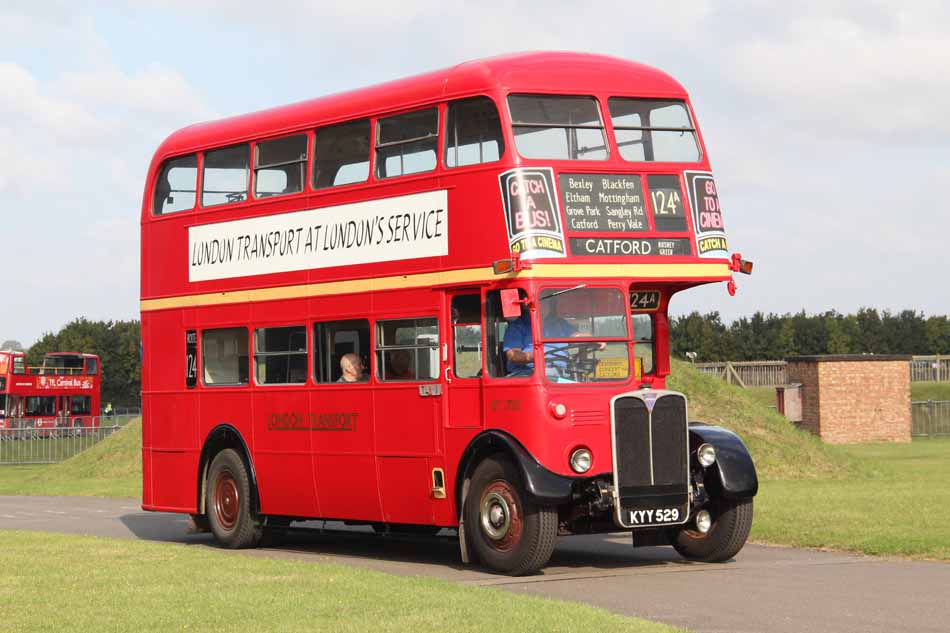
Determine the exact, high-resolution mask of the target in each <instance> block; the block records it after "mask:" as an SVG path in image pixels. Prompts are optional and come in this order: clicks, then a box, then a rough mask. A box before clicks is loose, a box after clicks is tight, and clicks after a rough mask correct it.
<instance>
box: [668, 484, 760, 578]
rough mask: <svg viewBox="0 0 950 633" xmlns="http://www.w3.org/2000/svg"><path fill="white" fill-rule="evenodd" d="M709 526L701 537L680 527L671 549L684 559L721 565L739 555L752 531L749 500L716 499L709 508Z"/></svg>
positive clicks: (690, 530)
mask: <svg viewBox="0 0 950 633" xmlns="http://www.w3.org/2000/svg"><path fill="white" fill-rule="evenodd" d="M710 511H711V514H712V525H710V526H709V530H708V531H707V532H706V533H705V534H703V533H702V532H699V531H698V530H694V529H689V528H683V529H681V530H680V531H679V532H678V533H677V534H675V535H674V537H673V539H672V540H673V548H674V549H675V550H676V551H677V552H679V554H680V556H682V557H683V558H685V559H687V560H695V561H701V562H704V563H721V562H723V561H726V560H729V559H730V558H732V557H733V556H735V555H736V554H738V553H739V550H741V549H742V547H743V546H744V545H745V542H746V539H748V538H749V530H751V529H752V499H742V500H740V501H735V502H727V501H725V500H719V501H718V502H717V503H715V504H714V506H713V507H711V508H710Z"/></svg>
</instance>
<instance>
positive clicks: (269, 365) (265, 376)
mask: <svg viewBox="0 0 950 633" xmlns="http://www.w3.org/2000/svg"><path fill="white" fill-rule="evenodd" d="M254 377H255V380H256V381H257V384H259V385H274V384H282V385H286V384H299V383H304V382H307V329H306V328H305V327H304V326H302V325H294V326H290V327H269V328H259V329H257V330H255V331H254Z"/></svg>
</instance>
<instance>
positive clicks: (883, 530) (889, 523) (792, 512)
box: [752, 438, 950, 560]
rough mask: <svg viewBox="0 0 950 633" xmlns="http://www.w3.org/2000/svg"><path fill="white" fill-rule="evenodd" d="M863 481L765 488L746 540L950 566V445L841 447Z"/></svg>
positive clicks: (782, 484) (944, 441)
mask: <svg viewBox="0 0 950 633" xmlns="http://www.w3.org/2000/svg"><path fill="white" fill-rule="evenodd" d="M838 450H840V451H841V452H842V453H844V454H846V455H848V456H849V457H850V458H852V459H856V460H861V461H866V462H867V463H869V464H872V465H873V471H871V472H870V473H869V474H868V476H866V477H854V478H844V479H841V478H839V479H829V480H823V481H812V480H807V481H806V480H798V481H765V482H762V486H761V488H760V491H759V496H758V498H757V499H756V501H755V503H756V507H755V521H754V523H753V526H752V538H754V539H758V540H761V541H767V542H772V543H782V544H787V545H797V546H806V547H833V548H839V549H849V550H855V551H860V552H865V553H867V554H893V555H900V556H912V557H915V558H935V559H940V560H950V486H948V485H947V481H948V480H950V438H944V439H921V440H915V441H914V442H912V443H910V444H870V445H861V446H847V447H840V448H839V449H838Z"/></svg>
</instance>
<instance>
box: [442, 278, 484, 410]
mask: <svg viewBox="0 0 950 633" xmlns="http://www.w3.org/2000/svg"><path fill="white" fill-rule="evenodd" d="M446 301H447V302H448V304H449V312H448V313H449V315H450V318H451V321H452V323H451V327H450V328H448V332H447V343H448V352H449V353H448V357H449V358H448V364H449V367H448V372H447V373H446V394H445V398H446V399H447V402H446V404H447V414H446V419H445V421H444V423H445V427H446V428H449V429H453V428H462V429H477V428H481V427H482V426H483V425H484V418H483V411H482V401H483V399H482V358H483V356H484V349H483V347H484V338H483V337H482V309H481V304H482V302H481V295H480V293H479V291H478V290H477V289H476V290H465V291H459V292H453V293H450V294H448V295H447V296H446Z"/></svg>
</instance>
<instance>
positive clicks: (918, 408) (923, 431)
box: [910, 400, 950, 437]
mask: <svg viewBox="0 0 950 633" xmlns="http://www.w3.org/2000/svg"><path fill="white" fill-rule="evenodd" d="M910 418H911V431H910V434H911V435H913V436H914V437H941V436H950V400H927V401H925V402H911V403H910Z"/></svg>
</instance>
